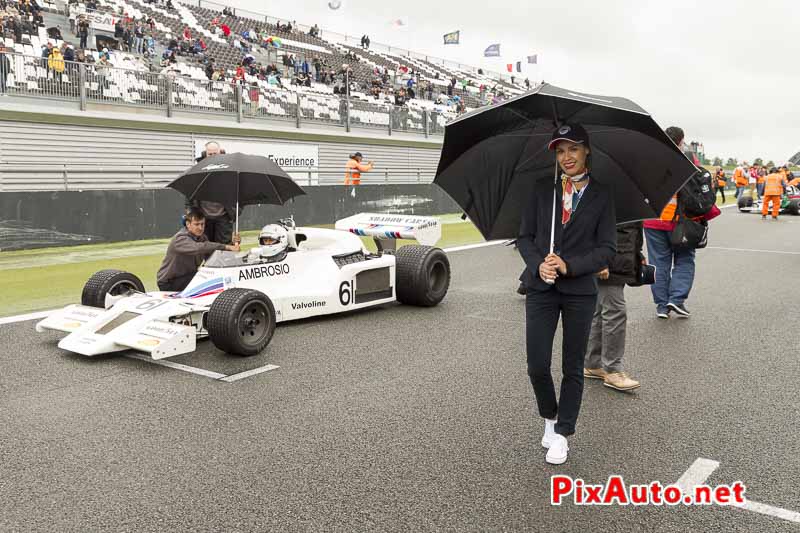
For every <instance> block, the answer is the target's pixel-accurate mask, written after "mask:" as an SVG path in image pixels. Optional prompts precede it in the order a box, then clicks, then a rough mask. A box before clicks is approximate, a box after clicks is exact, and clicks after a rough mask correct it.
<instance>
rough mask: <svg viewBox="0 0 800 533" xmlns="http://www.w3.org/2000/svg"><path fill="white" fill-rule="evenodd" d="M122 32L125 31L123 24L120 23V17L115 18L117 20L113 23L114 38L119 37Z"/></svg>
mask: <svg viewBox="0 0 800 533" xmlns="http://www.w3.org/2000/svg"><path fill="white" fill-rule="evenodd" d="M123 33H125V26H123V25H122V19H117V22H116V23H114V38H115V39H121V38H122V34H123Z"/></svg>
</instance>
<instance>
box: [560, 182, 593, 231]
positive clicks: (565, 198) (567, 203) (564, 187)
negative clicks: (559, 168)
mask: <svg viewBox="0 0 800 533" xmlns="http://www.w3.org/2000/svg"><path fill="white" fill-rule="evenodd" d="M586 178H588V176H587V175H586V174H585V173H584V174H580V175H578V176H575V177H573V178H570V177H569V176H567V175H566V174H562V175H561V201H562V209H561V223H562V224H566V223H567V222H569V217H570V216H572V199H573V197H574V196H575V193H576V192H577V189H575V182H578V181H582V180H584V179H586ZM576 207H577V205H576Z"/></svg>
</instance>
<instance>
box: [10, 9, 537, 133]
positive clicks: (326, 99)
mask: <svg viewBox="0 0 800 533" xmlns="http://www.w3.org/2000/svg"><path fill="white" fill-rule="evenodd" d="M77 7H78V9H79V10H80V9H82V7H83V6H81V5H78V6H77ZM99 9H100V10H102V11H106V12H113V13H114V14H116V15H119V14H125V15H127V16H128V17H132V18H134V19H137V20H140V19H145V20H146V19H147V18H151V17H152V18H153V20H154V21H155V24H154V31H153V32H152V33H153V36H154V38H155V39H156V41H158V42H159V44H160V46H166V45H167V44H168V43H169V42H170V41H171V40H173V39H178V40H179V39H180V37H181V36H182V34H183V30H184V28H185V27H188V28H189V29H190V31H191V33H192V35H193V37H198V36H202V37H203V40H204V41H205V43H206V45H207V50H206V53H205V56H206V57H212V58H214V60H215V62H214V66H215V68H222V69H223V71H224V72H225V77H226V80H228V81H211V80H209V79H208V77H207V75H206V72H205V65H203V64H202V63H201V59H202V57H203V56H199V57H196V56H193V55H184V56H180V57H178V60H177V63H174V64H171V65H169V66H168V67H165V68H161V67H155V66H153V65H151V62H150V61H148V60H147V59H146V58H143V57H141V56H138V55H136V54H131V53H126V52H121V51H112V53H111V54H110V63H111V67H113V68H102V67H101V66H100V65H98V64H97V62H98V61H99V54H98V52H97V51H94V50H93V51H91V54H92V55H93V56H94V59H95V62H94V64H87V65H86V73H85V88H86V97H87V98H88V99H89V100H92V101H103V102H113V103H119V104H126V105H141V106H158V107H163V106H166V105H167V99H168V96H167V95H168V94H169V93H170V92H171V104H172V105H173V106H174V108H176V109H181V110H194V111H205V112H224V113H233V112H236V111H237V109H238V108H239V102H238V101H237V86H236V85H235V84H233V83H232V82H231V81H230V80H231V79H232V78H233V77H234V74H235V69H236V67H237V66H238V65H239V64H240V63H241V60H242V58H243V56H244V53H245V52H244V51H243V50H242V49H241V48H239V47H238V46H237V45H238V40H239V39H240V38H241V37H242V35H243V32H245V31H250V30H256V31H257V32H259V33H261V32H263V31H266V32H267V34H269V35H273V36H275V37H278V38H280V39H281V41H282V43H281V45H280V47H273V46H270V47H269V49H264V48H262V47H261V46H260V43H250V45H251V46H252V51H251V53H252V54H253V56H254V57H255V58H256V62H257V63H258V64H263V65H267V64H275V65H276V66H277V68H278V69H279V70H280V71H281V72H282V73H283V74H284V75H285V72H284V70H285V67H284V66H283V58H284V56H285V55H286V54H293V55H294V56H295V58H296V59H297V60H298V62H301V61H303V60H306V61H308V63H309V64H310V65H312V67H311V73H312V77H313V73H314V68H313V63H314V59H315V58H319V59H320V60H322V61H323V62H324V64H325V65H327V66H328V67H326V70H327V69H328V68H330V70H333V71H334V72H336V74H337V79H336V83H337V84H338V85H339V86H340V87H342V89H344V87H343V83H344V80H343V78H342V76H343V74H342V72H343V70H342V68H343V66H344V65H348V66H349V70H350V74H349V76H348V79H349V81H350V82H351V83H350V87H351V88H350V98H349V99H348V100H349V104H350V111H349V116H350V122H351V124H354V125H358V126H362V127H374V128H389V127H390V126H391V128H392V129H396V130H407V131H418V132H422V131H425V129H426V124H425V117H426V115H427V116H428V117H429V123H428V125H427V127H428V130H429V131H430V132H433V133H440V132H441V131H442V130H443V128H444V125H445V123H446V121H447V120H449V119H451V118H453V117H455V116H456V110H455V106H454V101H453V100H451V99H449V98H447V97H446V96H442V95H446V94H447V93H448V87H449V86H450V84H451V81H450V80H451V79H452V78H456V80H457V83H456V85H455V86H454V87H453V89H452V91H450V92H451V93H452V95H453V96H456V97H459V98H460V99H462V101H463V102H464V103H465V104H466V107H467V108H468V109H469V108H474V107H478V106H479V105H481V104H482V103H485V102H486V99H487V98H486V96H487V94H486V93H481V91H480V89H479V87H481V85H483V86H485V88H486V92H487V93H488V92H489V91H502V92H503V93H505V94H509V95H513V94H518V93H521V92H522V91H523V90H524V89H523V88H522V87H521V86H520V85H519V84H515V85H512V84H511V83H509V82H508V81H504V80H498V79H494V78H492V77H489V76H485V75H482V74H478V73H477V72H478V71H477V69H458V68H454V67H451V66H447V65H445V64H437V63H435V62H433V61H431V60H429V58H427V57H425V56H421V55H418V54H416V55H415V54H411V53H407V52H403V51H400V50H396V49H391V48H387V47H383V48H380V47H379V48H377V49H376V48H373V49H362V48H361V47H356V46H353V44H352V39H350V42H346V38H344V36H335V35H334V36H332V37H330V38H328V37H326V35H325V34H324V33H322V34H321V35H320V36H318V37H317V36H312V35H309V34H308V32H307V31H299V28H294V29H293V31H292V32H287V31H285V29H284V28H281V29H280V30H278V28H277V27H276V26H275V25H274V24H271V23H269V22H267V20H268V19H267V18H266V17H265V18H264V19H263V20H254V19H252V18H247V17H234V16H224V15H222V13H221V12H219V11H213V10H210V9H208V8H206V7H198V6H195V5H189V4H181V3H177V2H176V3H175V4H174V9H173V10H169V11H168V10H167V9H165V8H164V7H162V6H160V5H159V4H158V3H146V2H144V1H143V0H100V7H99ZM214 18H217V19H218V20H219V21H220V23H224V24H227V25H228V26H229V27H230V28H231V31H232V35H231V36H230V37H229V38H227V39H226V38H224V37H223V36H222V35H221V34H218V33H216V32H214V31H213V24H212V20H213V19H214ZM147 32H148V33H150V29H149V28H147ZM5 40H6V44H7V45H8V46H10V47H13V49H14V51H15V52H16V53H15V54H14V55H12V56H11V59H12V62H11V64H12V67H11V70H12V72H11V73H10V75H9V77H8V86H9V91H10V92H14V93H16V94H30V95H43V96H48V97H56V98H58V97H63V98H69V99H76V98H77V97H78V94H79V92H80V79H79V72H78V67H77V65H74V64H67V67H66V69H65V70H64V72H63V73H57V72H53V71H51V70H50V69H48V68H47V62H46V60H43V59H42V58H41V49H42V46H43V45H44V44H46V43H47V42H48V41H49V42H52V43H53V44H54V45H55V46H60V45H61V44H62V43H61V41H56V40H53V39H48V37H47V32H46V30H45V28H44V27H41V28H39V29H38V33H37V34H35V35H23V39H22V44H21V45H20V44H15V43H14V42H13V39H10V38H8V37H6V39H5ZM18 54H19V55H18ZM157 55H159V54H157ZM353 57H355V58H356V59H355V60H353V59H352V58H353ZM384 72H385V73H386V74H388V78H389V82H388V83H383V81H382V80H380V79H379V78H381V76H383V75H384ZM412 77H413V79H414V81H415V82H416V83H417V84H416V85H414V88H415V91H416V93H417V94H416V98H414V99H410V100H407V103H406V104H405V105H403V106H402V107H396V106H395V105H394V96H393V93H394V91H395V90H399V89H400V88H401V87H405V86H406V82H407V80H409V79H410V78H412ZM419 82H428V83H430V84H431V85H432V87H433V91H432V96H433V97H434V100H438V101H439V102H441V103H436V102H434V101H431V100H426V99H424V97H425V96H426V95H425V94H423V92H424V91H422V90H421V87H420V85H419ZM373 83H374V84H377V85H376V87H378V88H379V90H380V92H379V94H377V96H376V95H373V94H367V93H368V92H370V90H371V89H372V87H373ZM170 89H171V91H170ZM437 97H439V98H438V99H437ZM241 102H242V104H243V105H242V112H243V113H244V114H246V115H247V116H252V117H261V116H266V117H270V118H282V119H286V120H296V119H297V114H298V113H299V114H300V120H312V121H316V122H325V123H329V124H337V125H341V124H344V123H345V120H346V108H345V106H344V104H343V103H342V102H341V100H340V98H339V96H338V95H336V94H334V92H333V88H332V86H331V85H326V84H322V83H316V82H313V81H312V83H311V86H310V87H307V86H298V85H293V84H292V83H291V78H290V77H282V78H280V80H279V81H278V82H277V83H276V82H275V80H273V83H272V84H270V83H269V82H268V81H267V80H264V79H260V78H259V77H255V76H250V75H249V74H248V75H246V76H245V83H244V86H243V87H242V88H241Z"/></svg>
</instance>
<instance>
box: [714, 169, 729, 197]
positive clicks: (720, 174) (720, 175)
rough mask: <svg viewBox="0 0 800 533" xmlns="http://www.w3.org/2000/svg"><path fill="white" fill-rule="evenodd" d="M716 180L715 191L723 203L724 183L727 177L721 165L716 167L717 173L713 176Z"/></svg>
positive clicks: (726, 182) (726, 181)
mask: <svg viewBox="0 0 800 533" xmlns="http://www.w3.org/2000/svg"><path fill="white" fill-rule="evenodd" d="M715 178H716V180H717V192H718V193H719V194H720V196H722V203H723V204H724V203H725V185H727V184H728V178H726V177H725V171H724V170H722V167H718V168H717V175H716V176H715Z"/></svg>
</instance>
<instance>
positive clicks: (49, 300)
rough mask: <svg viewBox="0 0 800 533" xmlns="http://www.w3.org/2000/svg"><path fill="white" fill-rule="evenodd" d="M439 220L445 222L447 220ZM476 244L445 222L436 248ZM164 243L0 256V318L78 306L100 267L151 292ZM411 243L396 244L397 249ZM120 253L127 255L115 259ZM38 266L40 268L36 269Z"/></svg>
mask: <svg viewBox="0 0 800 533" xmlns="http://www.w3.org/2000/svg"><path fill="white" fill-rule="evenodd" d="M442 218H443V219H444V221H447V222H450V221H451V220H452V217H442ZM257 235H258V232H257V231H248V232H243V233H242V237H243V242H244V243H245V246H244V248H245V249H247V248H250V247H252V246H253V245H254V243H255V241H256V236H257ZM363 240H364V242H365V244H366V246H367V248H369V249H371V250H373V251H374V250H375V244H374V243H373V241H372V239H368V238H363ZM481 241H483V238H482V237H481V235H480V233H479V232H478V230H477V229H475V226H473V225H472V224H471V223H469V222H459V223H446V224H443V225H442V239H441V241H439V243H437V245H438V246H441V247H443V248H445V247H450V246H459V245H462V244H471V243H476V242H481ZM168 242H169V240H168V239H158V240H147V241H135V242H125V243H112V244H91V245H83V246H72V247H64V248H46V249H40V250H23V251H18V252H3V253H2V254H0V286H1V287H3V291H2V292H0V316H8V315H15V314H20V313H29V312H33V311H39V310H42V309H52V308H55V307H60V306H64V305H67V304H70V303H76V302H79V301H80V297H81V290H82V289H83V285H84V283H86V280H87V279H88V278H89V276H91V275H92V274H93V273H95V272H97V271H98V270H102V269H105V268H116V269H120V270H127V271H129V272H133V273H134V274H136V275H137V276H139V277H140V278H141V279H142V281H143V282H144V284H145V287H146V288H147V289H148V290H156V284H155V283H156V281H155V277H156V272H157V271H158V267H159V266H160V264H161V259H162V258H163V256H164V250H166V247H167V243H168ZM413 242H414V241H405V240H401V241H399V242H398V245H400V246H403V245H405V244H411V243H413ZM247 243H249V245H248V244H247ZM136 252H141V253H140V254H137V253H136ZM119 254H127V256H126V257H119V256H118V255H119ZM115 256H116V257H115ZM95 257H96V259H94V258H95ZM86 258H93V259H91V260H86ZM37 264H39V265H42V266H35V265H37ZM18 265H24V266H18Z"/></svg>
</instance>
